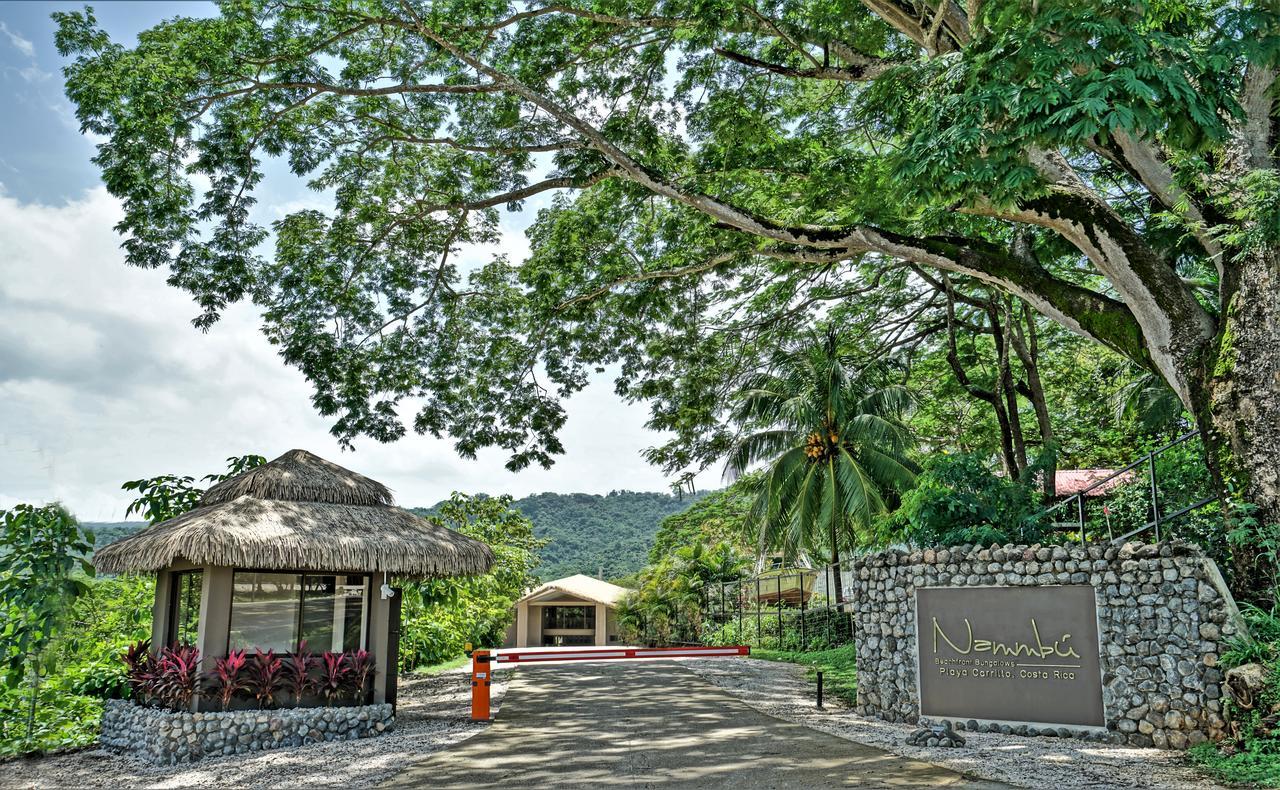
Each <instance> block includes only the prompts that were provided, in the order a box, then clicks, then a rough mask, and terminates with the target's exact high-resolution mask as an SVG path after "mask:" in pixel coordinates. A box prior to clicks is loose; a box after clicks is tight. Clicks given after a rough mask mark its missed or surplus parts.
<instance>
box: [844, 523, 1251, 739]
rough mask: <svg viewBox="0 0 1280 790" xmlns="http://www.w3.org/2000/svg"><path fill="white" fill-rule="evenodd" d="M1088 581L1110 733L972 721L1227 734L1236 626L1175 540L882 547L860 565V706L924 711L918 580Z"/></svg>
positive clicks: (1216, 585)
mask: <svg viewBox="0 0 1280 790" xmlns="http://www.w3.org/2000/svg"><path fill="white" fill-rule="evenodd" d="M1059 584H1088V585H1091V586H1092V587H1093V588H1094V592H1095V595H1096V602H1097V609H1098V627H1099V631H1098V638H1099V649H1100V652H1101V663H1102V695H1103V708H1104V711H1105V717H1106V730H1102V731H1096V730H1081V729H1079V728H1072V729H1068V728H1059V727H1048V726H1046V727H1034V726H1010V725H1007V724H1003V725H997V724H990V723H988V724H978V723H977V722H975V721H959V720H953V724H955V725H956V727H957V728H958V729H966V728H972V727H973V726H974V725H975V724H977V725H978V728H979V729H982V730H986V731H991V730H1000V731H1002V732H1013V733H1015V734H1019V735H1048V736H1057V737H1063V736H1070V737H1087V738H1093V739H1097V740H1108V741H1112V742H1117V743H1129V744H1132V745H1135V746H1156V747H1159V748H1173V749H1183V748H1186V747H1187V746H1191V745H1195V744H1197V743H1201V742H1203V741H1205V740H1206V739H1217V738H1219V737H1221V736H1222V735H1223V733H1224V728H1225V723H1224V720H1223V717H1222V699H1221V697H1222V689H1221V684H1222V681H1223V673H1222V671H1221V669H1220V668H1219V667H1218V666H1217V663H1218V657H1219V655H1221V653H1222V650H1223V649H1224V644H1223V643H1224V642H1225V641H1226V640H1228V639H1229V638H1230V637H1231V636H1232V635H1233V634H1235V633H1236V632H1237V629H1239V628H1242V627H1243V626H1242V625H1241V624H1240V620H1239V612H1238V611H1237V610H1236V608H1235V604H1234V602H1232V601H1231V598H1230V594H1229V593H1228V592H1227V590H1226V586H1225V585H1224V584H1223V583H1222V577H1221V575H1220V574H1219V572H1218V569H1217V566H1216V565H1214V563H1213V562H1212V561H1210V560H1208V559H1206V558H1205V557H1204V556H1203V554H1201V553H1200V551H1199V550H1198V549H1197V548H1195V547H1192V546H1187V545H1184V544H1180V543H1160V544H1132V543H1126V544H1124V545H1123V546H1119V547H1116V546H1089V547H1087V548H1085V547H1080V546H1071V547H1064V546H1039V545H1035V546H1012V545H1009V546H991V547H988V548H983V547H980V546H957V547H952V548H949V549H924V550H913V551H902V550H887V551H882V552H877V553H874V554H869V555H867V556H865V557H863V558H862V559H861V560H860V561H859V563H858V566H857V585H856V598H855V611H854V620H855V624H854V630H855V634H856V642H857V654H858V659H857V660H858V704H857V710H858V712H859V713H861V714H863V715H866V716H873V717H877V718H881V719H886V720H889V721H905V722H913V723H914V722H917V721H918V720H919V719H920V708H919V694H918V691H917V687H916V684H917V680H916V669H917V668H916V623H915V595H914V593H915V589H916V588H917V587H966V586H968V587H976V586H993V585H995V586H1006V585H1007V586H1039V585H1059Z"/></svg>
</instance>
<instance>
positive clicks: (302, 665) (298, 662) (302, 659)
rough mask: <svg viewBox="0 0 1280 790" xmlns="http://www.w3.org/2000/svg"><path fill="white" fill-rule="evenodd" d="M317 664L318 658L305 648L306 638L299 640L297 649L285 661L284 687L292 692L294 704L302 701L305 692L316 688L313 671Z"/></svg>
mask: <svg viewBox="0 0 1280 790" xmlns="http://www.w3.org/2000/svg"><path fill="white" fill-rule="evenodd" d="M319 665H320V659H319V658H318V657H317V656H316V654H315V653H312V652H311V651H309V650H307V642H306V640H303V641H301V642H299V643H298V647H297V649H296V650H294V651H293V654H292V655H291V656H289V659H288V660H287V661H285V664H284V675H285V688H287V689H288V690H289V691H290V692H291V693H292V694H293V701H294V704H295V705H298V704H301V703H302V698H303V697H304V696H305V695H306V694H307V692H310V691H314V690H315V689H316V687H317V684H316V679H315V677H314V676H313V672H314V670H315V668H316V667H317V666H319Z"/></svg>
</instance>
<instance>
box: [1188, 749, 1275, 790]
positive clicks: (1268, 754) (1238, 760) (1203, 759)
mask: <svg viewBox="0 0 1280 790" xmlns="http://www.w3.org/2000/svg"><path fill="white" fill-rule="evenodd" d="M1276 747H1277V744H1276V743H1275V742H1274V741H1269V742H1268V741H1257V740H1254V741H1249V742H1248V743H1247V744H1246V746H1245V748H1244V749H1240V750H1235V751H1231V752H1223V751H1222V750H1221V749H1219V748H1218V746H1217V745H1216V744H1212V743H1202V744H1200V745H1199V746H1193V747H1192V748H1190V749H1188V750H1187V756H1188V757H1190V758H1191V761H1192V762H1193V763H1194V764H1196V765H1198V766H1199V767H1200V768H1202V769H1203V770H1205V771H1206V772H1208V773H1209V774H1210V775H1211V776H1212V777H1213V778H1214V779H1216V780H1217V781H1219V782H1222V783H1224V784H1228V785H1232V786H1236V785H1239V786H1244V787H1280V751H1277V748H1276Z"/></svg>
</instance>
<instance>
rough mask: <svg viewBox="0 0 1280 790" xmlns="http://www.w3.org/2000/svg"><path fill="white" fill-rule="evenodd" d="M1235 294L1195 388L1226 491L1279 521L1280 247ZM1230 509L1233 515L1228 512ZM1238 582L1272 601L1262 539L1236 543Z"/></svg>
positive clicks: (1257, 256)
mask: <svg viewBox="0 0 1280 790" xmlns="http://www.w3.org/2000/svg"><path fill="white" fill-rule="evenodd" d="M1233 274H1235V277H1236V283H1235V286H1236V287H1235V293H1234V294H1233V295H1232V296H1231V298H1230V300H1229V301H1228V303H1227V306H1226V310H1225V311H1224V315H1223V317H1222V321H1221V324H1222V328H1221V329H1220V330H1219V333H1218V337H1217V345H1216V347H1215V349H1214V350H1213V352H1212V353H1211V354H1209V355H1208V356H1209V357H1210V359H1209V360H1208V361H1207V363H1206V366H1205V373H1206V375H1205V385H1204V387H1203V389H1202V390H1200V391H1198V392H1196V393H1194V396H1195V400H1196V404H1195V406H1196V409H1195V411H1196V420H1197V422H1198V423H1199V426H1200V429H1201V431H1202V436H1203V437H1204V446H1205V455H1206V457H1207V460H1208V462H1209V467H1210V470H1211V471H1212V472H1213V474H1214V477H1215V480H1216V481H1217V482H1218V484H1219V488H1220V490H1221V492H1222V493H1223V494H1224V496H1225V497H1226V498H1229V499H1230V500H1232V501H1240V500H1241V499H1243V500H1244V501H1246V502H1248V503H1250V504H1251V505H1253V506H1254V508H1255V510H1254V512H1253V513H1252V516H1253V517H1254V518H1256V519H1257V521H1258V523H1259V524H1261V525H1277V524H1280V248H1277V247H1270V248H1265V249H1263V250H1259V251H1255V252H1253V253H1251V254H1246V256H1245V257H1244V258H1243V259H1242V260H1241V261H1240V263H1239V268H1238V270H1236V271H1235V272H1233ZM1228 515H1230V514H1228ZM1234 555H1235V560H1234V568H1233V571H1234V576H1235V578H1234V580H1233V582H1234V583H1233V585H1232V586H1233V587H1234V588H1236V589H1237V590H1239V591H1240V592H1241V593H1243V594H1244V595H1245V596H1246V597H1258V598H1260V599H1262V600H1263V601H1264V602H1265V603H1269V602H1270V599H1271V597H1272V595H1274V590H1273V589H1272V588H1273V587H1274V580H1275V576H1274V572H1275V568H1274V567H1273V565H1272V563H1271V561H1270V560H1269V559H1266V558H1264V556H1263V548H1262V547H1261V546H1259V545H1258V542H1257V541H1252V542H1250V543H1249V544H1248V545H1245V546H1236V547H1234Z"/></svg>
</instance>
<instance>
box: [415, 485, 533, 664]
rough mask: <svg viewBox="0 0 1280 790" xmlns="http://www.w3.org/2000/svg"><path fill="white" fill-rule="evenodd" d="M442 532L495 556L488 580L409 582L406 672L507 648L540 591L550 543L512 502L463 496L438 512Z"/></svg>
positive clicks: (438, 506)
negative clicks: (542, 555) (467, 650)
mask: <svg viewBox="0 0 1280 790" xmlns="http://www.w3.org/2000/svg"><path fill="white" fill-rule="evenodd" d="M434 510H435V511H436V513H435V515H434V516H432V518H433V520H435V521H436V522H437V523H438V524H440V525H442V526H444V527H447V528H449V529H452V530H455V531H457V532H460V533H462V534H463V535H467V536H468V537H472V538H475V539H476V540H479V541H482V542H483V543H486V544H488V545H489V547H490V548H491V549H493V553H494V563H493V567H492V569H491V570H490V572H489V573H487V574H485V575H484V576H474V577H461V578H456V579H431V580H427V581H414V582H406V583H405V584H404V585H403V593H402V594H403V595H404V601H403V602H402V604H401V607H402V608H401V614H400V617H401V633H400V666H401V668H402V669H404V670H413V669H415V668H417V667H419V666H423V665H431V664H439V663H441V662H443V661H447V660H449V659H452V658H455V657H456V656H457V655H459V654H460V653H462V652H463V648H464V646H465V645H466V643H468V642H470V643H471V644H473V645H474V646H476V647H496V646H498V645H501V644H502V640H503V637H504V636H505V632H506V629H507V626H508V625H509V624H510V622H511V619H512V617H513V616H514V610H513V604H514V603H515V601H516V599H518V598H519V597H520V596H521V595H523V594H524V593H525V591H527V590H528V589H529V588H531V587H533V586H534V585H535V584H536V583H537V578H536V577H535V576H534V569H535V568H536V567H537V565H538V551H539V550H540V549H541V548H542V546H543V545H545V544H544V543H543V541H541V540H539V539H537V538H536V537H534V534H533V523H532V522H531V521H530V520H529V519H528V518H526V517H525V516H524V515H523V514H521V513H520V512H519V511H517V510H515V509H514V508H513V507H512V501H511V497H507V496H504V497H471V496H467V495H465V494H457V493H455V494H454V495H453V496H452V497H451V498H450V499H448V500H447V501H445V502H442V503H440V504H439V505H437V506H436V507H435V508H434Z"/></svg>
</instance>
